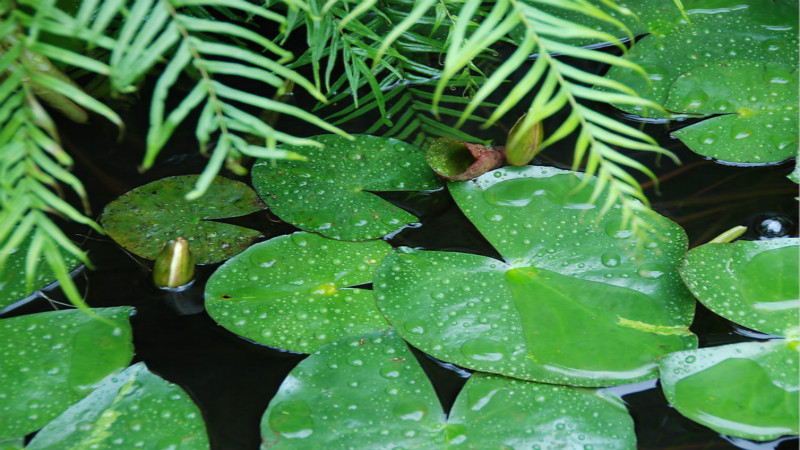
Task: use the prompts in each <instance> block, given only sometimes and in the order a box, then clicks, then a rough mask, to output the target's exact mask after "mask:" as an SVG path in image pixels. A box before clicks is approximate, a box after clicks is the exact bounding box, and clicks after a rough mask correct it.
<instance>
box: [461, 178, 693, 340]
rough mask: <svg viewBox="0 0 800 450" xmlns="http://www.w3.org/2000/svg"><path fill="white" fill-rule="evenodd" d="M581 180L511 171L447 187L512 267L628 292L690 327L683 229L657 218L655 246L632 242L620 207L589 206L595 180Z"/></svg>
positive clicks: (598, 201) (603, 198) (652, 234)
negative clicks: (641, 295) (604, 210)
mask: <svg viewBox="0 0 800 450" xmlns="http://www.w3.org/2000/svg"><path fill="white" fill-rule="evenodd" d="M583 177H584V175H583V174H582V173H579V172H570V171H566V170H561V169H556V168H552V167H520V168H512V167H507V168H504V169H500V170H496V171H494V172H492V173H489V174H486V175H485V176H482V177H480V178H477V179H475V180H473V181H472V182H470V183H451V184H450V185H449V189H450V193H451V194H452V195H453V199H454V200H455V201H456V203H458V206H459V208H461V210H462V211H464V214H465V215H466V216H467V218H468V219H469V220H470V222H472V223H473V224H475V226H476V227H477V228H478V230H479V231H480V232H481V234H483V236H484V237H486V239H487V240H488V241H489V242H490V243H491V244H492V246H494V248H495V249H497V251H498V252H499V253H500V254H501V255H502V256H503V258H504V259H505V261H506V262H507V263H508V264H510V265H512V266H514V267H529V266H534V267H538V268H540V269H547V270H552V271H554V272H557V273H560V274H562V275H567V276H572V277H576V278H580V279H584V280H589V281H598V282H602V283H608V284H613V285H615V286H620V287H627V288H631V289H634V290H637V291H640V292H642V293H644V294H647V295H649V296H651V297H654V298H656V299H658V300H659V301H661V302H662V303H663V304H664V305H665V307H666V308H667V309H668V310H669V311H670V312H671V314H672V315H673V316H674V318H675V324H676V325H677V324H686V325H688V324H689V323H691V321H692V318H693V314H694V301H693V300H692V298H691V295H690V294H689V292H688V291H687V290H686V288H685V287H684V286H683V282H682V281H681V279H680V276H679V275H678V273H677V271H676V270H675V267H676V266H677V265H678V264H679V263H680V261H681V259H682V257H683V255H684V253H685V252H686V249H687V247H688V239H687V237H686V234H685V232H684V231H683V229H682V228H681V227H680V226H679V225H678V224H676V223H674V222H672V221H671V220H669V219H666V218H664V217H662V216H660V215H657V214H652V216H649V217H648V218H647V220H648V221H649V223H650V224H651V226H654V227H656V228H654V229H653V230H650V233H649V235H648V236H647V237H648V238H650V241H648V242H635V241H634V240H635V238H634V237H633V236H632V233H631V231H630V230H629V229H628V228H626V227H624V226H623V219H622V217H621V215H620V213H619V210H618V209H617V208H616V207H614V208H612V209H611V211H609V212H608V213H607V214H601V213H600V212H599V209H600V208H601V206H602V205H603V204H604V203H605V202H606V201H607V200H608V197H606V195H601V196H600V197H598V198H597V199H596V200H595V201H592V200H591V195H592V193H593V190H594V183H595V181H594V178H592V179H591V181H589V183H588V184H586V185H585V186H583V187H580V184H581V183H582V182H583ZM637 245H638V246H639V247H641V248H637Z"/></svg>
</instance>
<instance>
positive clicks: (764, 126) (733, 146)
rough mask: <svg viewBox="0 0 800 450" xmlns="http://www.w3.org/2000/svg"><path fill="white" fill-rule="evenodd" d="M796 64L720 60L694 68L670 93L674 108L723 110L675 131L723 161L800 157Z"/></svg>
mask: <svg viewBox="0 0 800 450" xmlns="http://www.w3.org/2000/svg"><path fill="white" fill-rule="evenodd" d="M797 91H798V85H797V65H795V66H794V67H792V66H790V65H788V64H777V63H770V64H767V63H763V62H758V61H750V60H741V59H733V60H722V61H716V62H714V63H713V64H702V65H697V66H695V67H692V68H691V69H690V71H689V72H688V73H686V74H684V75H681V76H680V77H678V79H677V80H675V82H674V83H673V84H672V87H671V88H670V91H669V97H668V98H667V103H666V105H664V107H665V108H667V109H668V110H670V111H676V112H688V113H693V114H703V115H711V114H721V115H719V116H716V117H712V118H709V119H706V120H703V121H700V122H698V123H695V124H692V125H689V126H688V127H684V128H681V129H679V130H678V131H676V132H674V133H672V135H673V136H676V137H677V138H678V139H680V140H681V141H682V142H683V143H684V144H686V145H687V146H688V147H689V148H690V149H691V150H692V151H693V152H695V153H699V154H701V155H703V156H709V157H712V158H715V159H719V160H723V161H732V162H741V163H768V162H778V161H783V160H785V159H788V158H791V157H793V156H795V155H797V139H798V138H797V133H798V132H797V128H798V123H799V122H798V117H799V116H798V114H797V104H798V94H797Z"/></svg>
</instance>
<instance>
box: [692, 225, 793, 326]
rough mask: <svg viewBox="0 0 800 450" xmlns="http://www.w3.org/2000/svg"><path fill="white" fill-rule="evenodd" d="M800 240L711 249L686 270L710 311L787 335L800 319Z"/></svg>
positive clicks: (700, 250)
mask: <svg viewBox="0 0 800 450" xmlns="http://www.w3.org/2000/svg"><path fill="white" fill-rule="evenodd" d="M799 242H800V241H798V239H797V238H780V239H770V240H766V241H736V242H733V243H730V244H713V243H712V244H706V245H701V246H700V247H697V248H694V249H692V250H691V251H690V252H689V253H688V254H687V255H686V262H685V264H684V266H683V267H682V268H681V269H680V273H681V276H682V277H683V279H684V281H685V282H686V285H687V286H688V287H689V289H690V290H691V291H692V293H693V294H694V295H695V296H696V297H697V299H698V300H700V302H702V303H703V305H705V306H706V307H707V308H708V309H710V310H712V311H714V312H715V313H717V314H719V315H721V316H722V317H725V318H726V319H728V320H732V321H734V322H736V323H738V324H740V325H743V326H746V327H748V328H752V329H754V330H758V331H761V332H764V333H770V334H775V335H779V336H786V335H787V333H791V331H792V330H796V328H797V323H798V320H800V300H798V298H800V287H798V285H800V276H799V275H798V272H800V267H798V257H799V256H800V255H798V252H800V247H798V243H799Z"/></svg>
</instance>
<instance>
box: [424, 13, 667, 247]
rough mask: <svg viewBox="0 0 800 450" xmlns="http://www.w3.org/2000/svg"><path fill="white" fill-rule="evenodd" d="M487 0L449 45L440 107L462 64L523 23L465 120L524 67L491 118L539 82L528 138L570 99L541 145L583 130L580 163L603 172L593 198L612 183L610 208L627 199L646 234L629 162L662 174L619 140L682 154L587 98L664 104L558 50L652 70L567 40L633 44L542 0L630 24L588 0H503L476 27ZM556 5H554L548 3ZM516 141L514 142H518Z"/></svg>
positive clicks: (633, 220)
mask: <svg viewBox="0 0 800 450" xmlns="http://www.w3.org/2000/svg"><path fill="white" fill-rule="evenodd" d="M482 4H483V2H481V1H480V0H467V1H466V3H465V5H464V7H463V8H462V10H461V12H460V15H459V17H458V20H457V22H456V25H455V27H454V28H453V36H452V40H451V44H450V46H449V48H448V49H447V56H446V58H445V61H444V70H443V73H442V77H441V79H440V80H439V81H438V84H437V87H436V91H435V93H434V99H433V102H432V103H433V107H434V110H435V111H437V112H438V113H441V111H442V110H441V107H440V106H439V102H440V101H442V99H443V98H444V96H443V92H444V89H445V88H446V87H447V86H449V84H450V83H451V80H452V79H453V77H455V75H456V74H458V73H459V71H460V70H462V68H464V67H465V66H466V65H467V64H469V63H470V61H472V60H473V59H474V58H476V57H478V55H481V54H483V53H485V52H488V51H490V49H491V46H492V45H494V44H495V43H498V42H501V41H503V40H504V39H506V36H507V35H508V34H509V32H510V31H511V30H515V33H514V34H515V35H516V36H521V38H520V39H519V41H518V42H516V43H517V48H516V49H515V51H514V52H513V53H512V54H511V55H510V56H509V57H508V58H507V59H506V60H505V61H504V62H503V63H502V64H500V66H499V67H497V68H496V69H495V70H494V73H492V75H491V76H490V77H488V78H487V80H486V81H485V82H484V83H483V84H482V86H480V88H479V89H478V90H477V92H476V94H475V96H474V97H473V98H472V101H471V102H470V104H469V105H467V107H466V108H465V109H464V112H463V114H462V115H461V117H460V120H459V124H461V123H463V122H464V121H465V120H467V119H468V118H469V116H470V114H471V113H472V111H474V110H475V109H476V108H477V107H478V106H479V105H480V104H481V103H482V102H483V101H484V100H485V99H486V98H488V97H489V96H490V95H492V94H493V93H495V92H496V91H497V90H498V89H499V88H500V87H501V85H502V84H503V82H504V81H505V80H507V79H508V77H509V75H510V74H512V73H514V72H517V71H520V70H522V71H524V75H523V76H522V78H521V80H520V82H519V83H517V85H516V86H514V87H513V88H511V90H510V92H509V94H508V95H507V96H505V98H504V99H503V100H502V101H501V102H500V103H499V105H498V106H497V108H496V109H495V110H494V112H493V114H492V115H491V116H490V117H489V119H488V120H487V121H486V124H485V126H489V125H491V124H493V123H495V122H496V121H498V120H500V119H501V118H502V117H503V115H504V114H505V113H507V112H508V111H509V110H511V109H512V108H513V107H515V106H517V105H518V104H520V103H521V102H523V101H524V100H525V99H526V98H528V93H529V92H531V91H533V89H534V88H535V87H536V86H538V90H537V91H536V92H535V93H534V94H533V95H532V98H531V100H530V103H529V104H528V105H527V113H526V117H525V119H524V121H523V123H522V124H521V125H520V131H521V132H520V133H518V134H517V135H516V136H515V137H516V138H518V139H522V138H523V137H524V136H525V134H526V131H525V130H532V129H533V127H534V126H535V124H536V123H537V122H539V121H542V120H545V119H547V118H548V117H550V116H552V115H554V114H555V113H557V112H559V111H561V110H562V109H563V108H564V107H568V108H570V110H571V111H570V115H569V116H568V118H567V119H566V120H565V121H564V122H563V123H562V124H561V125H560V126H559V127H558V128H557V129H556V130H555V131H554V132H552V133H551V134H550V136H548V137H547V139H546V140H545V141H544V142H543V143H542V145H541V146H540V149H545V148H546V147H548V146H549V145H552V144H554V143H555V142H558V141H559V140H561V139H563V138H565V137H566V136H568V135H570V134H572V133H573V132H576V131H577V132H578V139H577V143H576V146H575V149H574V153H575V155H574V156H575V157H574V161H575V163H574V164H575V167H574V169H578V167H579V166H580V165H581V164H582V163H584V164H585V168H584V170H585V171H586V173H587V174H589V175H596V176H597V177H598V178H599V180H598V183H597V185H596V189H595V191H594V194H593V200H594V199H597V198H599V197H600V195H601V193H602V192H603V191H607V192H608V194H610V195H609V196H608V197H607V199H608V201H607V203H606V204H604V205H603V207H602V210H603V211H604V212H605V211H608V209H609V208H611V207H612V206H613V205H614V202H620V205H621V208H622V215H623V222H624V224H626V225H630V226H631V227H632V229H633V231H634V232H635V233H636V234H638V235H639V236H643V235H644V234H645V232H646V230H648V229H649V228H651V227H648V226H646V223H645V221H646V220H647V218H646V217H647V215H646V214H643V211H644V210H646V209H647V206H648V201H647V198H646V197H645V195H644V193H643V192H642V189H641V186H640V185H639V183H638V182H637V180H636V179H635V178H634V177H633V176H631V175H630V173H629V172H628V170H630V169H633V170H636V171H639V172H641V173H643V174H645V175H646V176H648V177H650V178H651V179H654V180H655V176H654V175H653V173H652V172H651V171H650V170H649V169H648V168H647V167H645V166H644V165H642V164H641V163H639V162H637V161H636V160H634V159H632V158H628V157H626V156H624V155H622V154H621V153H619V152H618V151H617V150H615V148H617V147H621V148H628V149H635V150H641V151H649V152H655V153H659V154H663V155H667V156H668V157H671V158H673V159H676V158H675V157H674V155H672V153H670V152H669V151H667V150H664V149H662V148H660V147H659V146H658V145H657V144H656V142H655V141H654V140H653V138H651V137H650V136H648V135H646V134H644V133H642V132H640V131H639V130H637V129H635V128H632V127H630V126H627V125H625V124H623V123H621V122H618V121H616V120H615V119H613V118H611V117H608V116H605V115H603V114H600V113H597V112H595V111H593V110H592V109H591V108H589V107H587V106H585V105H584V102H585V101H597V102H606V103H615V102H616V103H626V104H635V105H642V106H647V107H651V108H658V106H657V105H655V104H653V103H652V102H650V101H648V100H645V99H643V98H640V97H638V96H637V95H636V94H635V93H634V92H633V91H632V90H631V89H630V88H628V87H627V86H624V85H622V84H620V83H615V82H613V81H610V80H606V79H604V78H602V77H599V76H597V75H595V74H592V73H589V72H587V71H584V70H582V69H579V68H577V67H574V66H571V65H569V64H567V63H565V62H563V61H561V60H559V59H557V58H556V57H555V55H556V54H559V55H565V56H568V57H573V58H579V59H583V60H590V61H596V62H599V63H603V64H608V65H612V66H624V67H628V68H630V69H632V70H635V71H638V72H640V73H642V75H643V76H644V75H645V72H644V71H643V70H642V69H641V68H640V67H638V66H636V65H634V64H632V63H631V62H630V61H628V60H626V59H624V58H621V57H619V56H615V55H612V54H610V53H606V52H600V51H596V50H592V49H589V48H581V47H576V46H574V45H570V44H566V43H564V42H562V41H563V40H564V39H576V38H579V39H590V40H594V41H608V42H612V43H613V44H614V45H616V46H617V47H619V48H621V49H623V50H624V49H625V46H624V45H623V44H622V43H621V42H620V41H619V39H617V38H616V37H615V36H613V35H611V34H608V33H605V32H602V31H598V30H595V29H593V28H589V27H586V26H583V25H580V24H578V23H575V22H572V21H569V20H566V19H563V18H560V17H558V16H557V15H554V14H551V13H548V12H547V11H545V10H544V9H541V8H537V6H539V5H544V6H548V7H557V8H561V9H566V10H570V11H574V12H581V13H583V14H585V15H588V16H589V17H591V18H592V19H595V20H602V21H605V22H607V23H609V24H611V25H613V26H615V27H620V28H625V27H624V25H623V24H622V23H621V22H620V21H618V20H617V19H615V18H614V17H612V16H610V15H609V14H607V13H606V12H604V11H603V10H601V9H600V8H597V7H595V6H594V5H592V4H591V3H589V2H588V1H587V0H524V1H523V0H498V1H497V2H495V3H494V4H493V6H492V8H491V10H490V11H489V13H488V14H487V15H486V17H485V18H484V19H483V20H482V21H481V23H480V25H479V26H478V27H477V28H475V29H473V30H471V31H468V30H469V28H468V25H469V24H470V23H473V21H474V20H475V18H474V17H473V15H475V14H477V13H478V11H480V7H481V5H482ZM550 10H552V8H551V9H549V10H548V11H550ZM531 54H537V57H536V59H535V61H534V62H533V63H532V64H530V63H528V61H529V55H531ZM593 85H599V86H602V87H603V88H604V89H605V90H604V91H600V90H596V89H592V88H591V86H593ZM509 145H512V146H513V145H514V143H510V144H509ZM587 179H588V178H587Z"/></svg>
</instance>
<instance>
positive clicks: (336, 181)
mask: <svg viewBox="0 0 800 450" xmlns="http://www.w3.org/2000/svg"><path fill="white" fill-rule="evenodd" d="M313 139H315V140H316V141H318V142H320V143H323V144H325V148H318V147H311V146H304V147H296V146H282V147H281V148H286V149H288V150H291V151H294V152H297V153H299V154H302V155H304V156H306V157H307V158H308V161H281V163H280V164H279V165H277V166H276V167H273V166H272V163H271V162H269V161H261V162H259V163H257V164H256V165H255V166H253V186H254V187H255V188H256V191H258V195H259V196H260V197H261V198H262V199H263V200H264V202H266V203H267V205H268V206H269V207H270V209H271V210H272V212H274V213H275V214H276V215H278V217H280V218H281V219H283V220H285V221H287V222H289V223H291V224H293V225H295V226H296V227H298V228H301V229H303V230H306V231H314V232H317V233H320V234H322V235H325V236H328V237H331V238H334V239H342V240H349V241H359V240H367V239H374V238H379V237H381V236H384V235H386V234H389V233H391V232H393V231H395V230H398V229H399V228H401V227H403V226H404V225H407V224H410V223H413V222H416V220H417V218H416V217H414V216H413V215H412V214H409V213H407V212H405V211H403V210H402V209H400V208H398V207H396V206H394V205H392V204H390V203H388V202H387V201H385V200H383V199H381V198H380V197H378V196H377V195H375V194H373V193H372V192H369V191H413V190H428V189H435V188H437V187H439V181H438V180H437V179H436V177H435V176H434V174H433V172H432V171H431V170H430V168H428V165H427V164H426V163H425V155H424V153H423V152H422V150H421V149H418V148H416V147H414V146H412V145H410V144H406V143H404V142H402V141H398V140H396V139H390V138H381V137H374V136H364V135H362V136H356V138H355V140H352V141H351V140H348V139H346V138H344V137H342V136H338V135H322V136H316V137H314V138H313Z"/></svg>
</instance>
